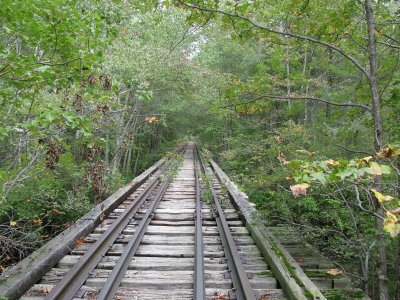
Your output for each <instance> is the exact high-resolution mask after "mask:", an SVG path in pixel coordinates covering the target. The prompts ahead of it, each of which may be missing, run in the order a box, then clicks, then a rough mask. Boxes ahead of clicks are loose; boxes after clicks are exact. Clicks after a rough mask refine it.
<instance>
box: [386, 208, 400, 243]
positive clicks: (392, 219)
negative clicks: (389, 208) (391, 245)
mask: <svg viewBox="0 0 400 300" xmlns="http://www.w3.org/2000/svg"><path fill="white" fill-rule="evenodd" d="M386 216H387V217H386V218H385V220H384V221H383V229H384V230H385V231H386V232H389V234H390V236H391V237H396V236H398V235H399V233H400V224H399V222H400V221H399V220H398V219H397V217H396V216H395V215H394V214H392V213H390V212H386Z"/></svg>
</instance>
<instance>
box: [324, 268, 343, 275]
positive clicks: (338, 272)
mask: <svg viewBox="0 0 400 300" xmlns="http://www.w3.org/2000/svg"><path fill="white" fill-rule="evenodd" d="M326 274H329V275H332V276H338V275H341V274H343V272H342V271H341V270H339V269H336V268H334V269H330V270H329V271H326Z"/></svg>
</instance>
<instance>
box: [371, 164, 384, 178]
mask: <svg viewBox="0 0 400 300" xmlns="http://www.w3.org/2000/svg"><path fill="white" fill-rule="evenodd" d="M369 166H370V168H371V170H372V173H373V174H374V175H376V176H381V175H382V169H381V166H380V165H378V164H377V163H376V162H371V163H370V164H369Z"/></svg>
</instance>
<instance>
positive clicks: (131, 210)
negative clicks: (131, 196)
mask: <svg viewBox="0 0 400 300" xmlns="http://www.w3.org/2000/svg"><path fill="white" fill-rule="evenodd" d="M159 181H160V179H159V177H157V178H155V179H154V180H152V181H151V182H150V184H149V186H148V187H146V188H145V189H144V190H143V191H142V192H141V193H140V194H139V196H138V197H137V199H136V200H135V201H132V203H130V204H129V206H128V207H127V208H126V209H125V211H124V212H123V213H122V214H121V215H120V216H119V217H118V218H117V219H116V220H115V222H113V223H112V224H111V225H110V227H109V228H108V229H107V230H106V231H105V232H104V233H103V235H102V236H101V237H100V238H99V239H98V240H97V241H96V242H95V243H94V244H93V245H92V246H91V247H90V248H89V249H88V251H87V252H86V253H85V254H84V255H83V256H82V257H81V258H80V259H79V261H78V262H77V263H76V264H75V265H74V266H73V267H72V268H71V269H70V270H69V271H68V272H67V273H66V274H65V276H64V277H63V278H62V279H61V281H60V282H59V283H58V284H57V285H56V286H55V287H54V288H53V289H52V290H51V292H50V293H49V294H48V295H47V296H46V297H45V299H46V300H53V299H57V300H70V299H73V298H74V296H75V294H76V293H77V292H78V290H79V289H80V288H81V287H82V285H83V284H84V283H85V281H86V279H87V278H88V277H89V275H90V273H91V272H92V271H93V269H94V268H95V267H96V266H97V265H98V263H99V262H100V261H101V259H102V258H103V257H104V256H105V254H106V253H107V251H108V250H109V249H110V247H111V245H112V244H113V243H114V242H115V240H116V239H117V238H118V236H119V235H120V234H121V232H122V231H123V230H124V228H125V227H126V226H127V224H128V223H129V221H130V220H131V219H132V217H133V216H134V214H135V213H136V212H137V211H138V210H139V208H140V207H141V206H142V204H143V203H144V201H145V200H146V199H147V198H148V197H149V195H150V194H151V192H152V191H153V190H154V188H155V187H156V186H157V185H158V183H159Z"/></svg>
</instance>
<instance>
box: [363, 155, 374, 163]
mask: <svg viewBox="0 0 400 300" xmlns="http://www.w3.org/2000/svg"><path fill="white" fill-rule="evenodd" d="M371 159H372V156H367V157H364V158H362V159H361V160H362V161H364V162H365V163H368V162H369V161H370V160H371Z"/></svg>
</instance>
